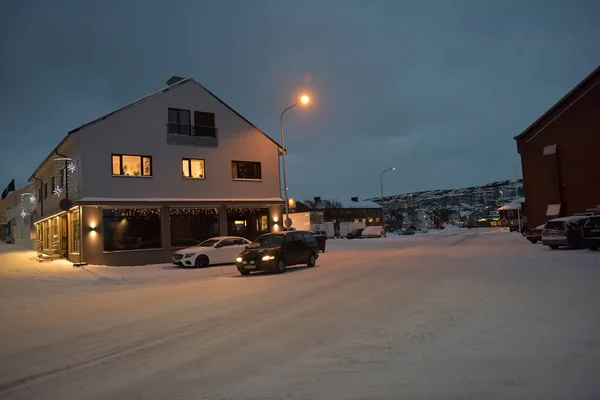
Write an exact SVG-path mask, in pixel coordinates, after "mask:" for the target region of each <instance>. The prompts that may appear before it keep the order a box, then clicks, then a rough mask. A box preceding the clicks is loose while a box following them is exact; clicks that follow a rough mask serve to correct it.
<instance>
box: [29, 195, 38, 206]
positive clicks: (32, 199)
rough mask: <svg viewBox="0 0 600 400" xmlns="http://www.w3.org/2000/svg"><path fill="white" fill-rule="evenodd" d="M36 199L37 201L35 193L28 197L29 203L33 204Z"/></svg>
mask: <svg viewBox="0 0 600 400" xmlns="http://www.w3.org/2000/svg"><path fill="white" fill-rule="evenodd" d="M36 201H37V198H36V197H35V195H33V196H31V197H29V202H30V203H32V204H33V203H35V202H36Z"/></svg>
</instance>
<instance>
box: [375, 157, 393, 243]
mask: <svg viewBox="0 0 600 400" xmlns="http://www.w3.org/2000/svg"><path fill="white" fill-rule="evenodd" d="M394 170H396V167H392V168H388V169H385V170H383V171H381V174H380V176H379V177H380V181H381V210H382V218H383V237H386V234H385V207H384V205H383V174H384V173H386V172H388V171H394Z"/></svg>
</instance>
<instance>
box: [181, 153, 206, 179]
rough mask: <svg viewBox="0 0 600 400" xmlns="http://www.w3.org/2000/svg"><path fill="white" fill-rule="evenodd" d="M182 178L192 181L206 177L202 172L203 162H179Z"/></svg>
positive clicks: (189, 160)
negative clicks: (191, 179)
mask: <svg viewBox="0 0 600 400" xmlns="http://www.w3.org/2000/svg"><path fill="white" fill-rule="evenodd" d="M181 167H182V169H183V176H184V177H186V178H193V179H204V178H205V177H206V175H205V170H204V160H195V159H192V158H184V159H183V160H182V161H181Z"/></svg>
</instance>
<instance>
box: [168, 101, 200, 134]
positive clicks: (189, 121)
mask: <svg viewBox="0 0 600 400" xmlns="http://www.w3.org/2000/svg"><path fill="white" fill-rule="evenodd" d="M171 111H176V112H177V122H171V120H170V119H169V115H170V114H171ZM181 111H185V112H187V113H188V121H187V122H188V124H187V125H184V124H182V123H181V119H180V116H181V114H180V112H181ZM171 124H173V125H176V126H177V132H170V129H169V127H170V125H171ZM182 126H187V129H188V133H182V132H181V127H182ZM167 131H168V133H170V134H174V135H184V136H194V135H193V129H192V110H186V109H185V108H175V107H168V109H167Z"/></svg>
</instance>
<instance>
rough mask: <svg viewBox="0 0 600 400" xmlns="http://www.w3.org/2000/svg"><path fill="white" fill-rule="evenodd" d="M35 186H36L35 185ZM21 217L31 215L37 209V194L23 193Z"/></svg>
mask: <svg viewBox="0 0 600 400" xmlns="http://www.w3.org/2000/svg"><path fill="white" fill-rule="evenodd" d="M34 187H35V186H34ZM20 208H21V212H20V214H21V217H23V218H27V217H29V216H30V215H31V214H32V213H33V212H34V211H35V210H36V209H37V195H36V194H35V193H31V192H28V193H21V207H20Z"/></svg>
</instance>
